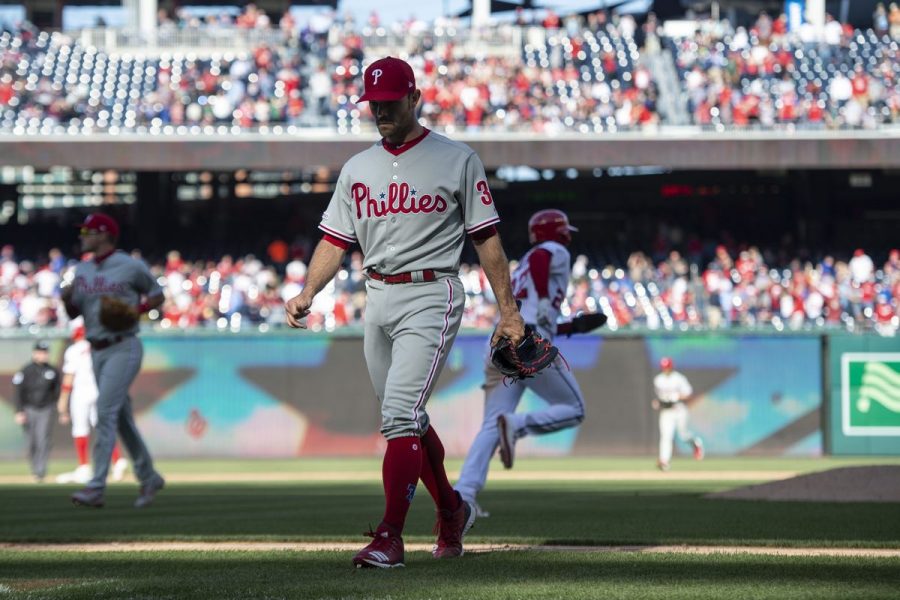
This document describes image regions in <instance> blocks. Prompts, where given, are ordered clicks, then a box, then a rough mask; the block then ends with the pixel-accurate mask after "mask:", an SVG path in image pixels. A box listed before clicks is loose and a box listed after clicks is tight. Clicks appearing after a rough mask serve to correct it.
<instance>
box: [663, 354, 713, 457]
mask: <svg viewBox="0 0 900 600" xmlns="http://www.w3.org/2000/svg"><path fill="white" fill-rule="evenodd" d="M659 368H660V369H662V372H661V373H659V374H657V375H656V377H654V378H653V388H654V390H655V391H656V398H654V400H653V402H652V406H653V409H654V410H657V411H659V460H658V461H657V463H656V466H657V467H659V470H660V471H668V470H669V465H670V462H671V460H672V446H673V444H674V443H675V431H676V430H677V431H678V437H679V439H681V441H682V442H690V444H691V446H693V448H694V458H695V459H697V460H703V454H704V451H703V440H701V439H700V438H699V437H697V436H696V435H694V434H693V433H691V432H690V431H689V430H688V427H687V417H688V413H687V406H685V404H684V403H685V401H686V400H687V399H688V398H690V397H691V394H693V393H694V390H693V388H692V387H691V384H690V382H688V380H687V377H685V376H684V375H682V374H681V373H679V372H678V371H676V370H675V368H674V364H673V363H672V359H671V358H669V357H668V356H664V357H663V358H662V360H660V361H659Z"/></svg>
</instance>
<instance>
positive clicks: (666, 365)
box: [659, 356, 672, 370]
mask: <svg viewBox="0 0 900 600" xmlns="http://www.w3.org/2000/svg"><path fill="white" fill-rule="evenodd" d="M659 368H660V369H663V370H665V369H671V368H672V359H671V358H669V357H668V356H663V357H662V359H660V361H659Z"/></svg>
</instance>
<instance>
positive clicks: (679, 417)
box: [673, 404, 694, 443]
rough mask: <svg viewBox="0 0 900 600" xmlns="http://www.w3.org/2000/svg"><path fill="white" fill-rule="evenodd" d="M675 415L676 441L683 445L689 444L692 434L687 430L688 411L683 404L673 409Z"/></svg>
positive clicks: (692, 437)
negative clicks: (683, 443)
mask: <svg viewBox="0 0 900 600" xmlns="http://www.w3.org/2000/svg"><path fill="white" fill-rule="evenodd" d="M673 412H674V413H675V428H676V430H677V431H678V439H680V440H681V441H682V442H685V443H691V442H692V441H693V439H694V434H693V433H691V430H690V429H688V411H687V407H686V406H684V404H679V405H678V406H676V407H675V408H674V409H673Z"/></svg>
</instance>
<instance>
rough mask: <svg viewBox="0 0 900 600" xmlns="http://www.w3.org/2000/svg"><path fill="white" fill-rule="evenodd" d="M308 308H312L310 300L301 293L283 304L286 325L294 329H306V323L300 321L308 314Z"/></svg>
mask: <svg viewBox="0 0 900 600" xmlns="http://www.w3.org/2000/svg"><path fill="white" fill-rule="evenodd" d="M310 306H312V298H307V297H306V296H305V295H304V294H303V292H300V293H299V294H297V295H296V296H294V297H293V298H291V299H290V300H288V301H287V302H285V303H284V314H285V317H286V319H287V324H288V325H290V326H291V327H293V328H294V329H306V323H304V322H303V321H302V320H303V319H304V318H306V315H308V314H309V307H310Z"/></svg>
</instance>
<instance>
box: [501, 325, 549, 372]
mask: <svg viewBox="0 0 900 600" xmlns="http://www.w3.org/2000/svg"><path fill="white" fill-rule="evenodd" d="M558 354H559V350H558V349H557V348H556V346H554V345H553V344H551V343H550V342H548V341H547V340H545V339H544V338H542V337H541V336H540V334H538V333H537V332H536V331H535V330H534V328H532V327H531V325H526V326H525V337H523V338H522V341H520V342H519V344H518V345H517V346H513V345H512V343H511V342H510V341H509V339H508V338H501V339H500V341H499V342H497V345H496V346H494V347H493V348H491V362H492V363H493V364H494V366H495V367H496V368H497V370H498V371H500V372H501V373H502V374H503V376H504V377H508V378H510V379H512V380H513V381H518V380H520V379H525V378H527V377H534V376H535V375H536V374H537V373H538V372H539V371H541V369H545V368H547V367H548V366H549V365H550V363H552V362H553V361H554V360H555V359H556V357H557V355H558Z"/></svg>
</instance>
